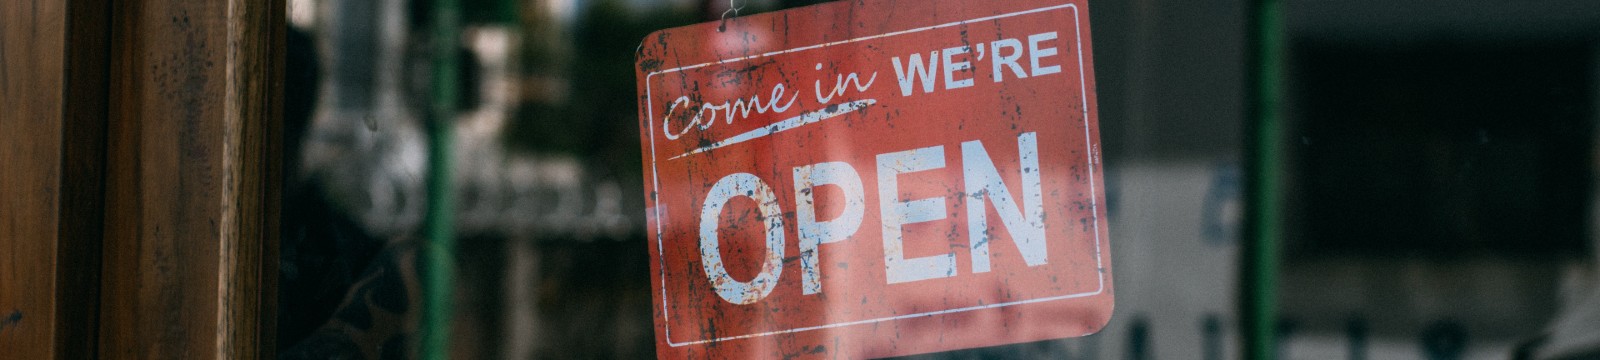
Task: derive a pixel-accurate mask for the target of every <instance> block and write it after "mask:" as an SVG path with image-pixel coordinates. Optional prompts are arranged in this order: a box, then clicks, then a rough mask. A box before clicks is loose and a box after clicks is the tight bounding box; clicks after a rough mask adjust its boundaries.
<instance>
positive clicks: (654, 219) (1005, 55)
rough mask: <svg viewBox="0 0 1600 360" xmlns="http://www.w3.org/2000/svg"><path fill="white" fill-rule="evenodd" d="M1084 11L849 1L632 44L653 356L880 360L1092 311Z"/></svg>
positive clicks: (1012, 335)
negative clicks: (655, 352)
mask: <svg viewBox="0 0 1600 360" xmlns="http://www.w3.org/2000/svg"><path fill="white" fill-rule="evenodd" d="M1084 2H1085V1H1084V0H1074V1H1065V0H1031V1H976V0H919V1H892V0H858V1H840V2H834V3H829V4H823V5H818V6H810V7H804V8H797V9H791V10H787V11H781V12H774V13H766V14H761V15H755V16H742V17H733V18H729V19H726V20H724V21H718V22H711V23H705V24H699V25H693V26H687V27H681V28H674V29H668V30H663V31H659V32H656V33H654V34H651V35H649V36H648V37H646V38H645V39H644V43H643V44H642V45H641V47H640V49H639V55H638V56H639V57H638V79H639V107H640V110H639V124H640V129H641V131H640V136H641V137H640V141H641V142H642V144H643V148H644V151H643V154H644V174H645V175H644V176H645V179H644V183H645V188H646V194H647V195H646V197H647V198H646V200H645V201H646V203H647V204H646V205H647V210H646V211H647V218H648V219H649V224H648V226H649V233H650V234H651V236H650V243H649V248H650V259H651V261H652V264H651V272H650V276H651V278H650V284H651V286H652V292H651V295H652V296H653V297H654V302H653V303H652V308H653V311H654V315H655V326H656V344H657V349H658V354H659V355H660V356H662V357H670V358H681V357H696V358H699V357H713V358H726V357H754V358H790V357H795V356H801V357H836V356H837V357H844V358H862V357H882V356H893V355H904V354H915V353H925V352H933V351H943V350H952V349H963V348H972V347H981V346H993V345H1000V344H1009V343H1019V342H1027V341H1036V340H1046V339H1055V338H1063V337H1074V336H1083V335H1088V334H1092V333H1094V332H1096V331H1099V329H1100V328H1101V327H1102V326H1104V325H1105V323H1106V322H1107V321H1108V320H1109V318H1110V316H1111V309H1112V286H1111V262H1110V254H1109V252H1108V251H1109V237H1108V233H1107V228H1108V226H1107V223H1106V211H1105V200H1104V199H1105V197H1104V182H1103V180H1102V178H1101V164H1100V145H1099V144H1100V143H1099V140H1098V138H1099V126H1098V122H1097V119H1096V116H1097V112H1096V106H1095V93H1094V76H1093V73H1094V72H1093V69H1094V67H1093V61H1092V58H1091V56H1090V54H1091V51H1090V41H1089V39H1090V37H1089V24H1088V19H1089V16H1088V14H1087V12H1086V9H1085V3H1084Z"/></svg>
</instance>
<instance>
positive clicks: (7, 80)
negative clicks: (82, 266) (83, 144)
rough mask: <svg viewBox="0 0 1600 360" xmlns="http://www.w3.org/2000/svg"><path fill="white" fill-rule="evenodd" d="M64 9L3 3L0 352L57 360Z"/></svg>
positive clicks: (52, 3)
mask: <svg viewBox="0 0 1600 360" xmlns="http://www.w3.org/2000/svg"><path fill="white" fill-rule="evenodd" d="M65 19H66V6H64V5H63V4H62V3H61V2H56V1H32V0H22V1H5V2H0V87H3V88H0V134H3V135H0V136H4V138H5V141H0V254H4V255H3V256H0V349H4V350H3V351H5V352H7V357H13V356H14V357H15V358H18V359H48V358H52V357H54V349H53V348H52V346H51V345H50V344H53V343H54V338H55V332H56V323H55V322H56V316H55V304H54V301H53V298H54V296H53V295H52V294H54V292H55V283H54V282H55V261H54V259H55V256H56V246H55V245H56V239H57V236H56V230H57V227H56V226H57V221H58V220H59V219H58V218H57V216H56V214H57V213H56V209H57V205H58V204H59V201H60V197H59V191H58V186H60V181H61V158H62V155H61V140H62V138H61V137H62V133H61V131H62V121H61V111H62V105H63V100H62V92H61V91H60V90H61V84H62V80H63V75H64V73H65V66H64V62H63V61H62V57H63V55H65V53H64V51H63V49H65V46H66V45H65V44H66V37H65V35H64V34H65V32H66V31H65V30H66V29H65V22H64V20H65Z"/></svg>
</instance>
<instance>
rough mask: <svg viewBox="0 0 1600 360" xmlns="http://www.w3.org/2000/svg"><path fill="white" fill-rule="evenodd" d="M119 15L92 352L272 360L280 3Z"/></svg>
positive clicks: (145, 3)
mask: <svg viewBox="0 0 1600 360" xmlns="http://www.w3.org/2000/svg"><path fill="white" fill-rule="evenodd" d="M115 7H116V8H115V9H114V11H113V12H112V14H114V19H112V21H111V23H112V41H111V43H112V46H111V64H112V66H111V77H110V78H111V84H110V94H109V101H110V114H109V119H110V126H109V131H108V139H107V153H108V163H107V166H106V184H107V189H106V198H105V199H106V212H105V224H106V225H105V243H104V247H105V258H104V273H103V274H104V276H103V281H102V282H101V284H102V290H103V291H102V295H101V302H102V309H103V311H102V313H101V318H100V320H101V323H100V325H101V327H100V348H101V353H102V354H103V355H104V356H107V357H114V358H125V357H134V358H163V359H164V358H181V359H223V358H227V359H234V358H239V359H249V358H260V357H268V356H270V350H271V349H272V341H271V336H272V335H273V333H274V331H273V328H272V319H274V317H273V316H272V309H273V307H274V303H275V295H276V292H275V291H273V284H274V282H275V280H276V266H275V262H276V259H277V255H276V239H277V225H276V224H277V223H276V216H277V209H278V204H277V192H278V189H277V186H278V184H277V183H278V179H279V176H278V174H279V172H281V171H282V169H280V165H279V161H278V156H279V152H280V151H279V149H278V148H277V147H278V146H279V145H278V144H279V141H280V139H279V138H280V137H281V133H280V132H281V123H282V120H281V112H282V105H281V104H282V99H281V96H282V94H281V92H282V82H283V76H282V71H283V68H282V62H283V61H282V57H283V39H284V32H283V31H284V28H283V26H284V25H283V16H284V14H283V12H284V9H285V7H284V5H283V2H282V0H227V1H187V0H129V1H119V2H117V3H116V5H115Z"/></svg>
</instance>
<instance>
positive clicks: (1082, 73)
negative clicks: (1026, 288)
mask: <svg viewBox="0 0 1600 360" xmlns="http://www.w3.org/2000/svg"><path fill="white" fill-rule="evenodd" d="M1062 9H1072V23H1073V28H1074V29H1073V31H1074V33H1075V34H1076V38H1077V45H1078V80H1079V89H1080V91H1081V94H1082V95H1081V98H1082V100H1083V106H1082V110H1083V124H1084V126H1083V138H1084V148H1085V151H1084V156H1085V157H1086V158H1087V160H1088V162H1089V164H1090V165H1091V166H1089V191H1090V193H1089V194H1090V196H1089V205H1090V209H1091V210H1092V212H1093V214H1094V260H1095V268H1096V271H1098V272H1099V273H1100V276H1099V277H1098V279H1099V283H1100V284H1099V287H1098V288H1096V289H1095V291H1092V292H1084V293H1077V294H1069V295H1061V296H1052V297H1044V298H1038V299H1030V300H1022V301H1013V302H1004V303H995V304H987V305H979V306H970V307H964V308H956V309H947V310H939V311H930V312H924V313H916V314H906V315H897V316H890V317H883V318H877V319H868V320H856V321H849V322H841V323H834V324H827V325H817V326H807V327H800V328H794V329H788V330H779V331H768V332H763V333H755V334H747V335H738V336H728V337H721V338H715V339H707V340H696V341H689V342H681V343H679V342H673V341H672V317H671V316H672V313H671V312H670V311H668V310H667V301H668V299H671V298H670V297H668V296H667V273H666V271H667V270H666V259H665V257H666V251H665V250H664V249H665V246H664V245H663V244H662V241H663V240H662V238H661V235H662V233H663V232H664V230H663V229H662V225H661V222H662V219H665V217H662V216H661V204H660V203H659V202H658V203H656V204H655V206H653V207H652V208H651V211H653V212H655V218H656V221H655V223H656V254H657V263H656V271H657V272H659V273H661V316H663V317H665V320H666V321H665V323H666V324H665V326H663V328H664V329H663V330H662V331H665V332H666V339H667V345H669V346H672V347H681V346H687V345H699V344H706V343H713V342H721V341H728V340H740V339H749V338H756V337H762V336H772V335H781V334H790V333H798V332H805V331H812V330H821V329H830V328H837V327H845V326H854V325H863V324H872V323H879V322H884V321H892V320H902V319H910V318H919V317H928V316H936V315H944V314H953V313H961V312H967V311H974V310H983V309H994V308H1002V307H1008V306H1015V305H1025V304H1033V303H1042V302H1050V301H1057V300H1066V299H1075V298H1082V297H1089V296H1095V295H1100V294H1101V293H1104V292H1105V289H1106V278H1105V277H1106V272H1105V262H1104V260H1103V258H1104V255H1103V254H1102V253H1101V249H1100V242H1101V239H1100V204H1099V198H1098V197H1097V194H1098V193H1099V192H1098V191H1097V190H1096V187H1095V180H1094V179H1095V177H1094V175H1095V174H1094V168H1095V167H1094V166H1093V165H1095V164H1096V163H1097V162H1096V161H1095V157H1094V147H1093V142H1092V141H1090V139H1091V137H1090V136H1091V134H1090V133H1089V90H1088V88H1089V85H1088V81H1089V79H1088V76H1087V74H1086V71H1087V70H1085V69H1084V67H1083V57H1084V54H1083V21H1082V19H1080V18H1081V17H1082V14H1081V13H1080V12H1079V11H1078V6H1077V4H1065V5H1055V6H1048V7H1042V8H1038V9H1032V10H1025V11H1018V12H1014V13H1009V14H1001V15H995V16H988V17H981V18H977V19H971V20H963V21H957V22H952V23H945V24H939V25H934V26H928V27H921V28H916V29H910V30H903V31H896V32H891V33H885V34H879V35H873V36H867V37H860V38H855V39H850V40H843V41H835V42H830V43H824V44H818V45H811V46H805V47H798V48H793V49H788V50H782V51H773V52H769V53H764V54H761V55H752V56H745V57H738V58H730V59H722V60H718V61H714V62H708V63H704V64H697V65H689V66H684V67H677V68H672V69H667V70H661V71H656V72H652V73H650V74H648V75H646V76H645V106H647V107H648V109H646V112H647V114H648V118H647V119H646V120H647V121H648V123H647V124H646V126H647V127H648V128H649V129H650V177H651V181H652V185H653V186H654V187H655V191H653V192H651V196H652V197H656V196H658V195H657V194H660V191H661V176H660V174H659V172H658V171H657V167H658V165H657V163H658V162H659V160H660V158H659V156H657V155H656V131H655V130H656V129H655V105H654V104H653V103H652V101H653V100H652V94H651V90H650V85H651V81H650V79H651V78H654V77H655V76H656V75H661V74H666V73H673V72H679V71H684V70H692V69H698V68H703V67H707V66H711V65H721V64H728V63H734V62H740V61H746V60H751V59H758V58H763V57H768V56H774V55H782V54H788V53H794V52H800V51H806V50H814V49H820V48H825V47H829V46H834V45H840V44H849V43H854V42H860V41H866V40H873V39H881V38H886V37H892V36H898V35H905V34H910V33H915V32H922V31H927V30H935V29H942V28H947V27H952V26H961V25H966V24H969V23H975V22H981V21H990V20H996V19H1003V18H1008V17H1014V16H1020V15H1028V14H1036V13H1043V12H1047V11H1053V10H1062ZM657 199H659V198H657Z"/></svg>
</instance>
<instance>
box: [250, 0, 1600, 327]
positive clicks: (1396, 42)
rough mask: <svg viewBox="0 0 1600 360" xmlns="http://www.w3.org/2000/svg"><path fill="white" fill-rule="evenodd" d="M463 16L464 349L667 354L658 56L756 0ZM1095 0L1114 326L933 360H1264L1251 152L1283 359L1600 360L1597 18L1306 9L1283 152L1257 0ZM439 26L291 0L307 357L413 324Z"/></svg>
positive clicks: (294, 201)
mask: <svg viewBox="0 0 1600 360" xmlns="http://www.w3.org/2000/svg"><path fill="white" fill-rule="evenodd" d="M815 2H816V1H807V0H749V1H748V4H745V3H744V1H736V2H735V3H736V4H738V5H742V6H744V7H743V8H742V10H741V13H743V14H751V13H757V12H763V11H773V10H777V9H782V8H787V7H795V6H804V5H809V4H811V3H815ZM463 3H464V5H465V6H466V7H465V9H464V13H463V17H464V20H465V22H466V28H465V30H464V32H463V34H462V38H461V43H462V45H463V46H462V48H461V49H459V51H460V52H461V54H462V56H463V59H465V61H463V62H462V64H463V65H462V66H461V68H460V69H459V71H460V72H459V74H460V75H461V76H462V80H463V84H464V85H463V86H462V89H463V90H462V92H463V96H462V102H461V104H460V106H461V109H462V111H461V115H460V116H459V118H457V119H455V121H454V123H453V127H454V128H455V129H456V130H455V133H456V135H455V136H456V144H457V145H458V146H457V150H456V153H455V157H454V158H453V161H452V162H453V164H454V165H453V166H454V168H453V176H454V179H455V182H456V184H457V194H458V196H457V201H456V204H457V205H456V211H455V215H454V216H455V223H456V233H457V238H458V251H457V258H458V260H457V263H458V265H459V269H458V270H457V274H458V276H457V278H456V279H457V281H456V284H455V286H456V294H455V299H456V300H455V303H456V309H457V313H456V318H455V320H454V321H453V322H452V324H453V328H454V331H453V333H452V334H453V335H452V339H453V341H452V348H451V352H452V354H453V356H454V358H460V359H527V358H648V357H653V356H654V343H653V340H652V339H653V336H654V335H653V329H652V323H651V319H650V316H651V314H650V310H649V305H648V302H649V299H650V296H649V289H650V286H649V283H648V268H647V267H646V266H647V264H648V254H647V253H646V240H645V234H644V232H643V227H644V218H643V214H644V210H643V209H642V199H643V193H642V187H641V185H640V184H641V183H640V179H641V176H640V169H641V166H640V156H639V154H640V151H639V141H638V139H639V137H638V125H637V119H636V114H637V111H636V107H637V99H636V96H635V94H634V89H635V83H636V79H635V75H634V74H635V72H634V64H633V62H634V51H635V49H636V48H637V46H638V45H639V39H641V38H642V37H643V36H644V35H645V34H647V33H648V32H651V31H654V30H658V29H664V28H669V27H675V26H681V25H687V24H691V23H697V22H703V21H713V20H716V19H718V18H719V17H720V15H721V14H723V13H724V11H725V10H726V9H728V7H729V6H730V4H729V3H728V1H726V0H663V1H647V0H467V1H464V2H463ZM1089 4H1090V6H1089V10H1090V15H1091V26H1092V27H1093V33H1094V36H1095V38H1094V39H1093V41H1094V51H1095V53H1094V54H1093V56H1094V58H1095V61H1094V63H1095V64H1096V66H1097V67H1096V68H1095V69H1094V71H1095V74H1096V77H1097V79H1098V84H1099V85H1098V86H1099V88H1098V91H1099V99H1100V104H1099V106H1100V114H1101V115H1100V126H1101V129H1102V142H1103V148H1104V149H1105V150H1104V153H1105V168H1106V172H1107V173H1106V177H1107V181H1108V183H1109V185H1108V191H1107V192H1108V196H1109V198H1110V199H1109V209H1110V216H1111V218H1110V219H1111V221H1110V222H1111V224H1112V226H1113V228H1112V229H1111V233H1112V234H1113V237H1112V246H1113V250H1112V254H1113V256H1114V261H1113V262H1114V263H1115V264H1116V265H1115V267H1116V269H1117V271H1116V272H1115V276H1116V278H1115V283H1116V287H1117V296H1116V297H1117V306H1116V315H1115V316H1114V317H1113V319H1112V322H1111V324H1110V325H1109V326H1107V327H1106V328H1105V330H1104V331H1102V332H1101V333H1099V334H1096V335H1092V336H1088V337H1084V338H1079V339H1069V340H1058V341H1049V342H1041V343H1032V344H1021V345H1012V346H1002V347H996V348H988V349H974V350H966V351H958V352H953V353H946V354H930V355H924V356H918V357H917V358H928V359H945V358H958V359H964V358H997V357H998V358H1014V357H1024V358H1058V359H1102V358H1104V359H1228V358H1237V357H1239V353H1240V345H1239V340H1240V339H1239V338H1240V336H1241V335H1240V330H1239V329H1240V326H1239V322H1238V319H1239V317H1238V313H1239V294H1240V292H1241V289H1240V287H1241V282H1240V281H1239V280H1238V279H1239V278H1240V273H1241V272H1240V263H1241V260H1242V259H1241V255H1240V254H1241V242H1242V241H1243V240H1242V239H1243V236H1244V233H1243V230H1244V229H1243V227H1244V225H1243V224H1244V222H1243V221H1244V214H1245V213H1244V207H1245V203H1246V202H1245V196H1246V192H1245V190H1244V184H1245V182H1246V181H1247V179H1250V178H1252V174H1249V173H1247V172H1248V170H1247V169H1253V168H1252V167H1249V166H1244V164H1245V161H1246V160H1247V159H1248V158H1250V157H1249V156H1250V154H1252V153H1272V154H1277V155H1278V156H1280V157H1281V159H1283V161H1282V162H1281V164H1282V166H1275V167H1269V168H1254V169H1255V170H1256V171H1263V172H1271V174H1272V175H1274V176H1277V177H1278V178H1280V179H1282V183H1283V187H1282V188H1281V194H1279V195H1280V196H1281V198H1282V199H1283V207H1282V209H1281V212H1280V215H1281V217H1282V221H1281V224H1280V226H1281V229H1282V230H1281V234H1282V235H1281V238H1280V239H1279V243H1280V244H1281V249H1282V251H1281V254H1279V258H1280V261H1281V265H1280V266H1279V268H1278V269H1279V270H1278V272H1279V274H1280V276H1279V278H1278V281H1277V282H1276V284H1277V286H1276V293H1275V296H1274V298H1275V299H1276V302H1277V311H1278V319H1277V320H1276V323H1277V326H1276V328H1275V332H1276V334H1277V335H1278V337H1277V350H1276V351H1277V354H1279V355H1280V357H1281V358H1289V359H1368V358H1372V359H1490V358H1495V359H1498V358H1509V357H1514V356H1526V357H1532V358H1562V357H1563V356H1566V357H1570V358H1586V357H1585V356H1600V272H1597V271H1596V259H1597V257H1596V251H1595V247H1596V240H1595V239H1596V236H1595V235H1596V234H1595V228H1596V224H1597V222H1596V219H1597V218H1596V216H1595V215H1596V214H1595V212H1594V204H1595V199H1596V196H1595V191H1594V188H1595V185H1596V181H1595V180H1596V177H1595V168H1596V166H1595V165H1596V160H1597V158H1596V156H1595V154H1596V145H1597V144H1596V137H1597V133H1596V126H1595V124H1596V123H1597V120H1600V112H1597V109H1600V2H1595V1H1594V0H1541V1H1520V2H1505V1H1489V0H1457V1H1443V0H1321V1H1315V0H1288V1H1286V2H1284V4H1283V5H1284V7H1283V11H1284V12H1283V14H1284V15H1285V20H1286V21H1285V28H1284V30H1283V31H1284V33H1283V36H1285V38H1286V40H1287V43H1286V44H1287V48H1286V49H1285V51H1284V54H1283V56H1284V58H1283V61H1284V64H1285V66H1286V68H1285V76H1286V77H1285V78H1284V79H1283V86H1284V87H1283V95H1284V101H1285V102H1284V103H1283V104H1282V105H1283V108H1282V109H1283V111H1284V113H1283V115H1284V117H1283V119H1284V126H1285V127H1284V130H1283V134H1286V136H1285V139H1284V141H1282V142H1281V143H1274V144H1268V145H1251V144H1252V142H1251V141H1250V139H1252V136H1251V134H1250V133H1249V131H1254V130H1255V129H1257V127H1256V126H1252V125H1251V124H1250V123H1249V122H1250V121H1249V120H1248V116H1247V115H1248V114H1247V111H1246V110H1247V108H1246V106H1247V104H1248V102H1247V99H1246V97H1247V94H1248V88H1249V86H1250V85H1249V84H1247V79H1248V78H1249V76H1248V74H1249V72H1251V71H1254V69H1251V68H1249V67H1248V66H1247V64H1248V63H1250V62H1249V61H1247V56H1248V54H1249V49H1248V48H1247V47H1248V43H1249V42H1248V41H1247V38H1248V34H1249V31H1250V29H1248V25H1247V24H1248V23H1249V22H1248V21H1247V20H1248V19H1247V15H1248V11H1246V9H1245V6H1246V4H1245V2H1244V1H1243V0H1219V1H1187V0H1126V1H1111V0H1105V1H1100V0H1093V1H1090V2H1089ZM430 8H431V5H430V4H429V1H428V0H288V14H289V21H290V24H291V25H290V27H291V28H292V30H291V36H290V37H289V46H290V52H289V63H288V67H289V71H288V73H289V74H290V78H289V82H288V86H287V89H286V92H287V106H288V108H289V109H288V111H287V112H286V113H287V114H288V117H289V123H290V126H288V134H289V137H288V144H289V146H290V148H289V149H291V150H292V151H291V156H288V157H286V158H287V159H288V160H289V161H291V164H290V168H291V169H293V170H292V171H291V172H290V176H291V177H290V179H289V180H288V186H287V189H288V190H287V192H286V194H288V197H287V198H286V202H285V216H284V219H285V226H286V228H285V229H286V231H285V239H284V242H283V250H282V255H283V257H284V260H283V265H282V267H283V269H282V274H283V275H282V286H281V289H280V294H279V296H280V298H281V301H280V302H281V303H282V305H281V308H282V310H281V311H280V317H279V328H280V331H279V344H280V347H281V348H282V352H283V353H284V356H285V357H296V356H301V357H308V358H323V357H326V356H325V355H327V354H334V353H341V352H349V351H358V352H370V351H384V350H371V349H382V348H384V346H383V344H395V343H389V341H391V340H390V339H393V338H394V337H392V336H387V335H384V336H379V335H372V332H377V331H380V329H387V330H382V331H388V332H390V333H394V334H401V335H402V336H404V335H405V334H411V333H414V332H415V331H416V327H417V325H416V323H415V321H414V316H413V315H414V314H415V312H416V311H415V310H416V308H417V306H416V304H414V303H409V302H408V301H400V300H394V299H405V300H415V299H416V298H417V296H416V293H415V286H414V284H415V283H416V280H415V277H414V274H413V273H414V271H412V270H414V269H415V268H416V266H417V265H416V264H415V257H414V256H413V255H411V254H412V253H413V250H411V248H412V245H410V244H411V243H413V242H414V241H413V239H415V238H417V237H418V236H419V234H420V228H421V224H422V219H423V214H424V208H425V202H424V200H423V199H424V198H425V196H424V185H423V179H424V176H423V174H424V173H425V172H426V170H427V169H426V167H427V162H426V153H427V152H426V146H427V140H426V133H425V131H426V129H425V126H423V122H422V120H421V119H423V118H424V116H423V113H424V112H425V110H426V109H425V108H424V107H423V106H422V105H420V104H426V103H427V99H428V98H427V91H428V89H427V86H428V84H429V82H428V76H429V70H428V69H429V64H428V63H427V62H428V60H427V59H428V56H427V53H428V49H429V43H430V39H429V37H428V31H427V29H428V27H427V26H428V24H429V21H431V19H430V17H429V14H430V12H429V10H428V9H430ZM408 274H411V275H408ZM408 292H409V294H410V296H407V293H408ZM395 294H398V295H395ZM351 299H356V300H351ZM355 307H367V308H370V309H363V310H365V311H354V310H351V309H352V308H355ZM408 319H409V320H408ZM366 344H378V346H377V347H371V346H367V345H366ZM394 348H403V347H398V346H389V349H390V350H388V351H395V350H393V349H394Z"/></svg>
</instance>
